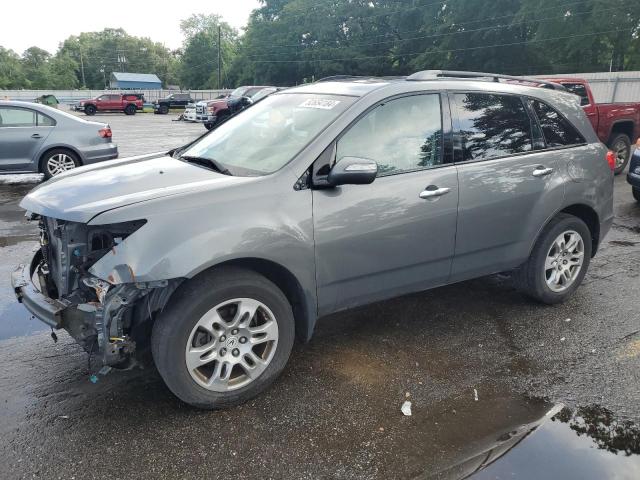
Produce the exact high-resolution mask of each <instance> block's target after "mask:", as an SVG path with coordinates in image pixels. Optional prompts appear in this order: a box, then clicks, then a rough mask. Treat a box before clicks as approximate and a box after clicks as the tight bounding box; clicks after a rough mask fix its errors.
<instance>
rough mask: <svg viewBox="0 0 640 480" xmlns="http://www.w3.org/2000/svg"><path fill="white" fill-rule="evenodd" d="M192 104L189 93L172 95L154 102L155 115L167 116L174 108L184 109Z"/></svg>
mask: <svg viewBox="0 0 640 480" xmlns="http://www.w3.org/2000/svg"><path fill="white" fill-rule="evenodd" d="M192 102H193V100H192V99H191V95H190V94H188V93H172V94H171V95H169V96H168V97H165V98H161V99H160V100H156V101H155V102H153V113H159V114H162V115H166V114H167V113H169V110H171V109H172V108H180V109H184V107H186V106H187V105H188V104H189V103H192Z"/></svg>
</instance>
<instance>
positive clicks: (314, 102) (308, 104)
mask: <svg viewBox="0 0 640 480" xmlns="http://www.w3.org/2000/svg"><path fill="white" fill-rule="evenodd" d="M339 103H340V100H326V99H323V98H309V99H307V100H305V101H304V102H302V103H301V104H300V106H301V107H304V108H320V109H322V110H331V109H332V108H333V107H335V106H336V105H338V104H339Z"/></svg>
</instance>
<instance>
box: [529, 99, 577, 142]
mask: <svg viewBox="0 0 640 480" xmlns="http://www.w3.org/2000/svg"><path fill="white" fill-rule="evenodd" d="M531 107H532V108H533V111H534V112H535V113H536V115H537V117H538V122H539V123H540V127H541V128H542V133H543V134H544V138H545V141H546V143H547V147H548V148H556V147H566V146H571V145H581V144H583V143H585V140H584V138H583V137H582V135H580V133H579V132H578V130H576V128H575V127H574V126H573V125H571V123H569V121H568V120H567V119H566V118H564V117H563V116H562V115H561V114H560V113H559V112H558V111H557V110H555V109H554V108H552V107H550V106H549V105H547V104H546V103H543V102H541V101H539V100H531Z"/></svg>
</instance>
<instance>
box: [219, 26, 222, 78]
mask: <svg viewBox="0 0 640 480" xmlns="http://www.w3.org/2000/svg"><path fill="white" fill-rule="evenodd" d="M221 39H222V35H221V34H220V25H218V90H220V88H222V87H221V86H220V85H221V84H220V79H221V77H220V72H221V67H222V56H221V55H220V41H221Z"/></svg>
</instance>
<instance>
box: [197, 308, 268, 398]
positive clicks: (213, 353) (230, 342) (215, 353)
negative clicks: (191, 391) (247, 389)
mask: <svg viewBox="0 0 640 480" xmlns="http://www.w3.org/2000/svg"><path fill="white" fill-rule="evenodd" d="M277 345H278V323H277V321H276V319H275V317H274V315H273V313H272V312H271V310H269V308H268V307H267V306H266V305H265V304H264V303H262V302H260V301H258V300H254V299H251V298H236V299H233V300H228V301H225V302H223V303H220V304H218V305H216V306H215V307H214V308H212V309H211V310H209V311H208V312H207V313H205V314H204V315H203V316H202V318H200V320H198V322H197V323H196V325H195V326H194V327H193V329H192V331H191V334H190V335H189V340H188V342H187V345H186V349H185V360H186V366H187V370H188V371H189V374H190V375H191V378H193V380H195V382H196V383H198V384H199V385H200V386H202V387H204V388H206V389H207V390H211V391H215V392H228V391H231V390H236V389H238V388H242V387H244V386H246V385H248V384H249V383H251V382H253V381H254V380H255V379H257V378H258V377H259V376H260V375H262V373H263V372H264V371H265V370H266V368H267V367H268V366H269V364H270V362H271V360H272V359H273V356H274V354H275V352H276V347H277Z"/></svg>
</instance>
